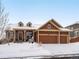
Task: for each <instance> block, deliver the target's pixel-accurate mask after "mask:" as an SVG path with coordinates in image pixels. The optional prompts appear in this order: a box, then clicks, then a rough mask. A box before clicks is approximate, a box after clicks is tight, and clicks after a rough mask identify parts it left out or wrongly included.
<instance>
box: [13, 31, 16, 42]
mask: <svg viewBox="0 0 79 59" xmlns="http://www.w3.org/2000/svg"><path fill="white" fill-rule="evenodd" d="M15 35H16V33H15V30H14V40H13V42H15V38H16V37H15Z"/></svg>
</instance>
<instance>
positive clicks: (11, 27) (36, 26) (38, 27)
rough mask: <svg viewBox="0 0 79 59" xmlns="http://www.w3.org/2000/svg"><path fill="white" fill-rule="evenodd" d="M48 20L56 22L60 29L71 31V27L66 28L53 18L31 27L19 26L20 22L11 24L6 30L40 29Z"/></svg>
mask: <svg viewBox="0 0 79 59" xmlns="http://www.w3.org/2000/svg"><path fill="white" fill-rule="evenodd" d="M48 22H50V23H54V24H55V26H56V27H57V28H58V29H59V30H60V31H71V30H69V29H66V28H63V27H62V26H61V25H60V24H59V23H58V22H56V21H55V20H54V19H51V20H49V21H47V22H45V23H43V24H42V25H41V24H39V25H38V24H36V25H32V26H31V27H28V26H25V25H24V26H22V27H20V26H18V24H16V25H9V26H8V27H9V28H8V29H6V30H13V29H29V30H38V29H40V28H41V27H42V26H44V25H45V24H46V23H48Z"/></svg>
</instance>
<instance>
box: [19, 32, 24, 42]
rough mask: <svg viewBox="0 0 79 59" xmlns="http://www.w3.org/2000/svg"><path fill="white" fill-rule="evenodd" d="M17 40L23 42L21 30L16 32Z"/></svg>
mask: <svg viewBox="0 0 79 59" xmlns="http://www.w3.org/2000/svg"><path fill="white" fill-rule="evenodd" d="M18 41H19V42H23V32H22V31H20V32H18Z"/></svg>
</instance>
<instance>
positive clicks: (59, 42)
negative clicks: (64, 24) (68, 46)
mask: <svg viewBox="0 0 79 59" xmlns="http://www.w3.org/2000/svg"><path fill="white" fill-rule="evenodd" d="M58 44H60V31H58Z"/></svg>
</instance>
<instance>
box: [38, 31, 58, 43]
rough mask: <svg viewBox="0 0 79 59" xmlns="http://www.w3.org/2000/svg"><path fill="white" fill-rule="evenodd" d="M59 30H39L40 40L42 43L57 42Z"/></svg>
mask: <svg viewBox="0 0 79 59" xmlns="http://www.w3.org/2000/svg"><path fill="white" fill-rule="evenodd" d="M57 34H58V33H57V32H53V31H40V32H39V41H40V42H42V43H57V39H58V36H57Z"/></svg>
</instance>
